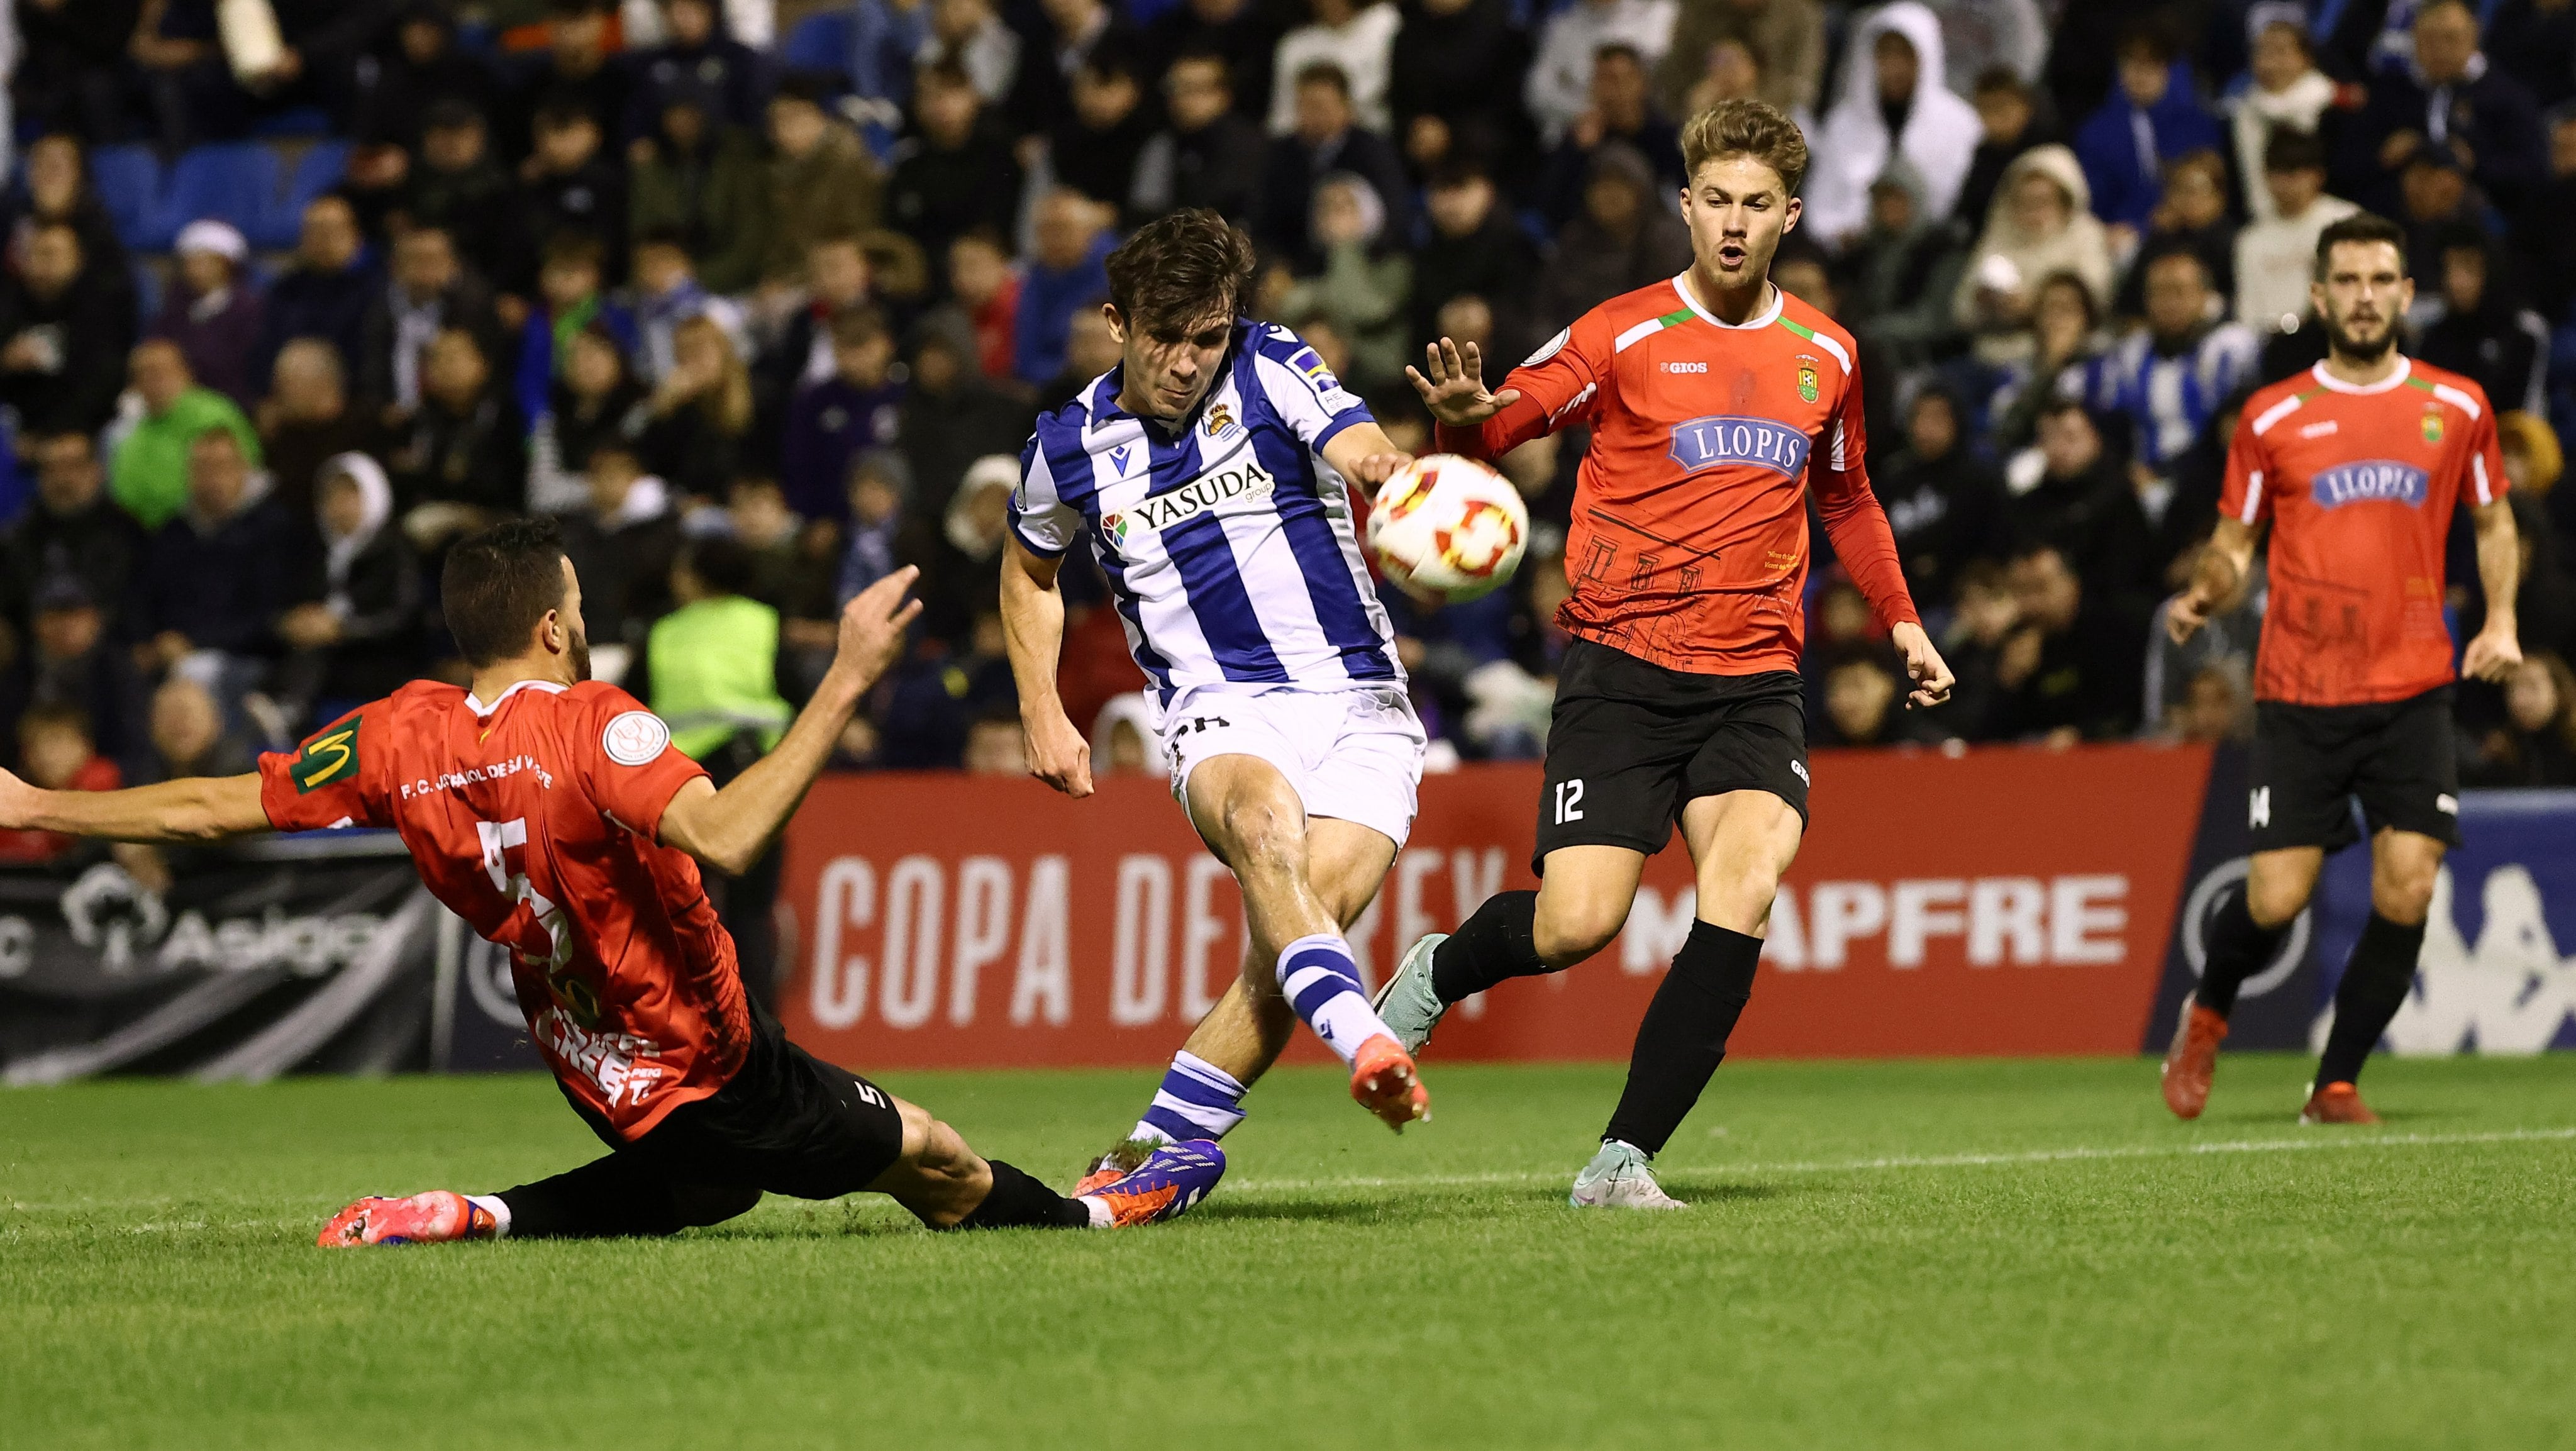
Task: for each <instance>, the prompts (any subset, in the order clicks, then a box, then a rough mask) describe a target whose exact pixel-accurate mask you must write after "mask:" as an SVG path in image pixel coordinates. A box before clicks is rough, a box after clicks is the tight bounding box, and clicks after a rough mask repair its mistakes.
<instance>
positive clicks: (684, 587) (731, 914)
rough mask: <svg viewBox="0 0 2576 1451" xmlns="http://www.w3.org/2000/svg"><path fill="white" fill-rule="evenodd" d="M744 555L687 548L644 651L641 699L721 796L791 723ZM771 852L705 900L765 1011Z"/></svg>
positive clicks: (730, 549) (711, 881)
mask: <svg viewBox="0 0 2576 1451" xmlns="http://www.w3.org/2000/svg"><path fill="white" fill-rule="evenodd" d="M754 567H755V566H754V561H753V558H752V555H751V551H749V550H748V549H745V548H744V547H743V546H742V545H741V544H740V543H739V542H737V541H736V540H734V539H732V538H731V537H729V536H725V535H710V536H707V537H704V538H699V539H693V540H690V541H689V542H688V543H687V544H686V545H684V546H682V548H681V550H680V553H679V557H678V558H677V559H675V560H673V561H672V564H671V598H672V599H673V600H674V601H676V602H677V604H678V608H676V609H674V610H672V611H671V612H670V613H669V614H667V615H664V616H663V617H662V618H661V619H659V620H657V621H655V622H654V624H653V631H652V634H651V636H650V637H649V638H648V639H647V641H646V644H645V647H644V657H645V658H644V668H645V681H644V685H645V692H644V698H645V699H646V700H648V701H650V702H652V705H653V713H654V714H655V715H658V716H660V717H661V718H662V719H663V721H664V722H666V723H667V724H669V726H670V727H671V743H672V744H673V745H675V746H678V747H679V748H680V750H681V752H682V753H683V754H685V755H687V756H688V757H689V758H690V759H691V760H694V761H696V762H698V763H699V764H700V765H702V766H705V767H706V768H707V771H708V773H709V774H711V775H712V776H714V777H715V784H716V786H717V787H718V788H719V789H721V788H722V787H724V786H725V785H726V784H727V783H729V782H731V781H732V780H733V779H734V778H735V777H736V776H739V775H741V774H742V773H743V772H744V771H746V770H749V769H750V768H751V766H752V764H753V763H754V762H756V761H758V760H759V759H760V758H761V757H762V756H765V755H767V754H769V751H770V748H771V747H773V746H776V745H777V744H778V738H779V736H780V735H781V734H783V733H784V732H785V731H786V729H787V723H788V721H789V719H790V718H791V717H792V715H793V714H794V713H793V711H791V710H790V709H789V707H788V704H787V702H786V700H785V699H783V698H782V697H781V696H780V695H779V693H778V611H776V610H774V609H772V608H770V607H769V606H768V605H765V604H762V603H761V602H760V601H758V600H756V599H753V598H751V597H750V595H749V593H748V591H749V590H750V588H751V583H752V574H753V570H754ZM779 852H780V847H779V844H778V843H777V842H775V841H773V842H771V843H770V846H769V849H768V850H767V851H765V852H763V853H762V854H761V856H760V859H759V860H758V861H756V862H754V863H752V866H751V869H750V870H748V871H746V872H744V873H743V874H742V875H741V876H738V877H734V878H731V879H726V878H723V877H719V876H712V875H711V876H709V877H708V879H707V894H708V895H709V896H710V897H712V898H713V899H714V901H715V906H716V914H717V916H718V917H719V918H720V919H721V920H722V921H723V922H724V925H725V930H726V931H728V932H731V933H732V934H733V940H734V950H735V954H736V956H737V957H738V959H739V960H740V962H741V965H742V983H743V987H744V989H745V990H746V991H748V992H749V993H750V994H751V995H752V997H753V998H754V999H756V1000H757V1001H759V1002H760V1003H761V1004H763V1005H764V1006H770V1005H774V1003H775V999H776V994H777V986H778V983H777V958H778V933H777V930H776V928H775V927H774V926H773V925H772V923H771V921H770V909H771V907H772V905H773V904H774V903H775V902H776V901H777V899H778V867H779Z"/></svg>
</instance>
